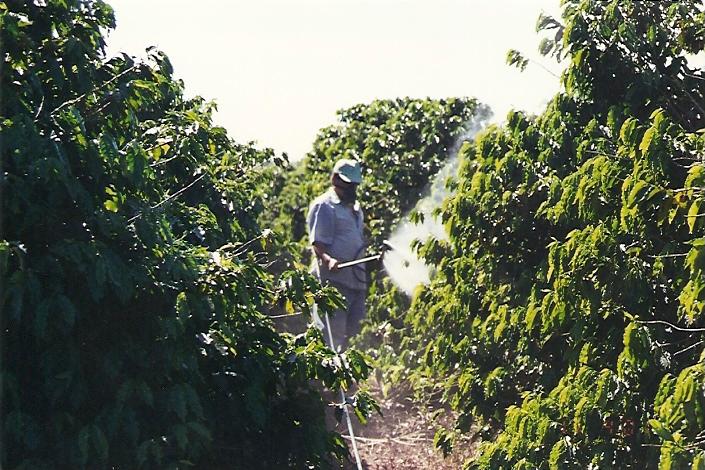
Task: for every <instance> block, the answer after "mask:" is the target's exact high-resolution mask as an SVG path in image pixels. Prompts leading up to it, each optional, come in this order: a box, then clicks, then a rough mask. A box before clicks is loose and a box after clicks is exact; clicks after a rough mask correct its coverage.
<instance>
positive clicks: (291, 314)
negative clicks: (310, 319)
mask: <svg viewBox="0 0 705 470" xmlns="http://www.w3.org/2000/svg"><path fill="white" fill-rule="evenodd" d="M303 314H304V313H303V312H294V313H287V314H286V315H267V316H268V317H269V318H274V319H276V318H288V317H298V316H299V315H303Z"/></svg>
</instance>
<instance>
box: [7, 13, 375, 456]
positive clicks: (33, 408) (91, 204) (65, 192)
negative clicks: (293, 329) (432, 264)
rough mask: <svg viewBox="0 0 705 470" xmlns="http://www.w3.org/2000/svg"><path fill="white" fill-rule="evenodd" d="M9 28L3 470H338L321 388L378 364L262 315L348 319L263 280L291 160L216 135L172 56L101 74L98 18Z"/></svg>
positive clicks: (329, 302) (337, 446) (107, 22)
mask: <svg viewBox="0 0 705 470" xmlns="http://www.w3.org/2000/svg"><path fill="white" fill-rule="evenodd" d="M0 25H2V28H1V29H0V44H1V46H0V47H1V49H2V52H3V64H2V70H1V74H2V75H1V77H0V84H1V86H2V89H1V95H0V96H1V97H2V99H1V100H0V139H1V141H0V144H1V149H0V150H1V155H2V172H0V178H1V179H0V185H1V186H0V191H1V193H0V194H1V195H2V227H3V233H2V237H3V238H2V240H0V289H1V291H0V309H1V318H2V343H1V347H2V359H3V360H2V370H1V377H2V403H1V407H2V411H1V412H2V419H1V420H0V425H1V427H2V431H1V432H2V434H1V436H2V437H1V439H0V441H1V442H2V452H1V455H0V466H2V467H3V468H8V469H53V468H91V469H101V468H186V467H197V468H226V467H227V468H325V467H328V466H332V465H334V464H335V462H337V461H339V460H341V459H343V458H344V457H345V456H346V455H347V450H346V445H345V443H344V441H343V439H342V437H341V436H340V435H338V434H336V433H333V432H330V431H328V430H327V429H326V425H325V420H324V408H325V405H324V403H323V400H322V398H321V390H322V389H323V388H324V387H327V388H329V389H332V390H337V389H339V388H340V387H341V386H343V387H345V388H349V387H350V386H351V385H352V384H353V383H354V382H356V381H358V380H360V379H362V378H364V377H365V376H366V375H367V374H368V372H369V371H368V366H367V364H366V363H365V361H364V359H363V358H362V356H361V355H360V354H358V353H356V352H354V351H350V352H348V353H347V354H346V355H345V356H343V358H342V361H341V360H339V359H337V358H336V357H335V356H334V354H333V352H332V351H330V350H329V349H327V348H326V347H325V345H324V343H323V340H322V337H321V335H320V333H319V332H318V331H317V330H309V331H307V332H305V333H303V334H301V335H299V336H296V337H293V336H290V335H282V334H279V333H277V332H276V331H275V330H274V327H273V325H272V323H271V321H270V320H268V319H267V317H266V316H265V315H264V314H263V312H265V311H267V310H268V309H270V308H272V306H273V305H282V304H288V305H291V306H292V308H295V309H297V310H302V311H304V312H307V311H309V309H310V306H311V305H312V303H313V302H314V301H315V302H318V303H319V305H321V308H322V309H323V311H326V310H331V309H334V308H336V307H337V306H339V305H340V302H341V299H340V297H339V296H338V295H337V294H335V293H333V292H332V291H331V290H329V289H327V288H326V289H322V288H321V286H320V285H319V284H318V283H317V281H316V280H315V279H313V278H312V277H311V276H310V275H308V274H307V273H306V272H305V271H300V270H299V271H296V270H292V271H287V272H284V273H282V274H281V275H279V276H276V277H275V276H273V275H271V274H269V273H268V271H267V263H269V262H271V256H270V253H276V252H278V250H279V248H278V247H277V246H278V243H279V242H278V240H277V238H276V237H274V236H273V235H272V233H271V232H270V231H268V230H261V229H260V226H259V225H258V223H257V218H258V216H259V214H260V212H261V211H262V207H263V202H262V192H263V191H262V187H264V186H266V185H267V184H268V182H269V181H270V179H269V178H270V177H271V172H268V171H265V170H264V169H265V168H266V167H267V166H269V165H272V164H274V163H278V162H280V159H278V158H277V157H275V156H274V155H273V153H272V152H271V151H269V150H258V149H256V148H254V147H252V146H249V145H240V144H238V143H236V142H234V141H233V140H232V139H231V138H230V137H228V135H227V134H226V132H225V131H224V129H222V128H219V127H216V126H214V125H213V124H212V120H211V115H212V111H213V108H214V105H213V104H212V103H207V102H205V101H203V100H202V99H200V98H195V99H186V98H184V96H183V85H182V83H181V82H179V81H176V80H174V78H173V77H172V69H171V65H170V63H169V60H168V58H167V57H166V56H165V55H164V54H162V53H161V52H159V51H157V50H154V49H151V50H148V55H147V58H146V59H144V60H137V59H135V58H132V57H129V56H127V55H119V56H116V57H112V58H110V57H106V56H105V53H104V46H105V43H104V34H105V32H106V31H107V30H109V29H111V28H113V27H114V18H113V11H112V10H111V8H110V7H109V6H108V5H107V4H105V3H104V2H102V1H98V0H47V1H35V2H25V1H18V0H9V1H3V2H0ZM358 398H360V399H359V400H356V403H360V404H361V407H360V408H358V409H357V412H358V413H360V414H363V413H364V412H366V410H367V409H368V408H369V406H370V403H369V401H368V400H367V397H366V396H365V395H364V394H363V395H360V396H359V397H358ZM362 405H364V406H362Z"/></svg>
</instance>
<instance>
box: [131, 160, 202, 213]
mask: <svg viewBox="0 0 705 470" xmlns="http://www.w3.org/2000/svg"><path fill="white" fill-rule="evenodd" d="M207 174H208V173H207V172H203V173H202V174H201V176H199V177H198V178H196V179H195V180H193V181H192V182H191V183H189V184H188V185H186V186H184V187H183V188H181V189H179V190H178V191H176V192H175V193H174V194H172V195H170V196H169V197H167V198H166V199H164V200H163V201H161V202H159V203H158V204H155V205H153V206H151V207H149V208H148V209H146V210H144V211H142V212H140V213H139V214H137V215H135V216H133V217H130V218H129V219H128V220H127V225H130V224H131V223H132V222H134V221H135V220H137V219H139V218H140V217H142V215H143V214H144V213H145V212H148V211H153V210H155V209H159V208H160V207H161V206H163V205H164V204H167V203H169V202H170V201H172V200H174V199H175V198H177V197H179V196H180V195H182V194H183V193H184V192H186V191H188V190H189V189H190V188H192V187H193V185H195V184H196V183H198V182H199V181H201V180H202V179H203V178H204V177H205V176H206V175H207Z"/></svg>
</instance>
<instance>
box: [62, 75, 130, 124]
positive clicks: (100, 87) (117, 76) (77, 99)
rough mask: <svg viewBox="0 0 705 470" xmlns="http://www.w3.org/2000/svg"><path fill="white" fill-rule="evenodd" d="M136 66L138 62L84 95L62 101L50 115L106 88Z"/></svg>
mask: <svg viewBox="0 0 705 470" xmlns="http://www.w3.org/2000/svg"><path fill="white" fill-rule="evenodd" d="M136 68H137V64H135V65H133V66H132V67H130V68H128V69H125V70H123V71H122V72H120V73H119V74H117V75H115V76H114V77H113V78H111V79H110V80H108V81H107V82H103V83H102V84H100V85H99V86H97V87H94V88H93V89H92V90H90V91H87V92H85V93H84V94H82V95H80V96H77V97H76V98H74V99H71V100H68V101H66V102H64V103H61V104H60V105H59V106H57V107H56V108H55V109H54V110H53V111H52V112H50V113H49V115H50V116H53V115H54V114H56V113H58V112H59V111H61V109H63V108H64V107H66V106H70V105H73V104H76V103H78V102H79V101H81V100H82V99H84V98H85V97H86V96H88V95H90V94H91V93H95V92H96V91H98V90H101V89H103V88H105V87H106V86H108V85H110V84H111V83H112V82H114V81H115V80H117V79H119V78H120V77H122V76H124V75H126V74H128V73H130V72H132V71H133V70H135V69H136Z"/></svg>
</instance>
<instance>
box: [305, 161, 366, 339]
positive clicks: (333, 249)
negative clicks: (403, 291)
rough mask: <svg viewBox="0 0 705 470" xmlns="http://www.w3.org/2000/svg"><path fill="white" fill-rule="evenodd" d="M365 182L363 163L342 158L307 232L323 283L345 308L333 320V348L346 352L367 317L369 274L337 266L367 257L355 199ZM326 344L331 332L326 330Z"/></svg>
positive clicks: (311, 214) (313, 206)
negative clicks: (362, 169)
mask: <svg viewBox="0 0 705 470" xmlns="http://www.w3.org/2000/svg"><path fill="white" fill-rule="evenodd" d="M361 182H362V171H361V170H360V163H359V162H358V161H356V160H349V159H341V160H339V161H338V162H336V164H335V166H334V168H333V172H332V174H331V187H330V188H329V189H328V191H326V192H325V193H323V194H322V195H320V196H319V197H317V198H316V199H315V200H314V201H313V202H312V203H311V205H310V207H309V210H308V229H309V238H310V241H311V246H312V249H313V252H314V254H315V258H316V259H315V263H316V272H317V275H318V276H319V279H320V280H321V282H324V283H327V284H329V285H331V286H333V287H335V288H337V289H338V291H340V293H341V294H342V295H343V297H344V298H345V302H346V309H345V310H344V311H338V312H335V314H334V315H333V316H332V317H331V318H330V328H331V332H332V335H333V343H334V344H333V346H335V347H336V348H337V347H340V348H341V349H345V348H346V346H347V343H348V339H349V338H350V337H351V336H353V335H355V334H357V333H358V332H359V331H360V324H361V322H362V319H363V318H364V316H365V295H366V292H367V273H366V271H365V265H364V264H359V265H356V266H352V267H348V268H343V269H339V268H338V265H339V264H341V263H344V262H346V261H351V260H354V259H358V258H360V257H362V256H364V251H365V246H366V244H365V238H364V235H363V215H362V210H361V209H360V204H359V203H358V202H357V200H356V191H357V187H358V185H359V184H360V183H361ZM324 334H325V338H326V341H328V333H327V331H324Z"/></svg>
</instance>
